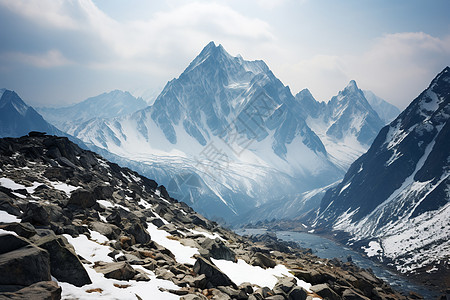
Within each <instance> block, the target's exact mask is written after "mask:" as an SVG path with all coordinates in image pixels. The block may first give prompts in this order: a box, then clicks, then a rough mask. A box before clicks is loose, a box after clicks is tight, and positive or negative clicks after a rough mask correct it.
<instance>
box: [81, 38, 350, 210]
mask: <svg viewBox="0 0 450 300" xmlns="http://www.w3.org/2000/svg"><path fill="white" fill-rule="evenodd" d="M302 115H303V114H302V108H301V105H300V104H299V102H298V101H297V100H296V99H295V98H294V97H293V96H292V94H291V92H290V90H289V88H288V87H286V86H284V85H283V84H282V83H281V81H279V80H278V79H277V78H276V77H275V76H274V74H273V73H272V72H271V71H270V69H269V68H268V67H267V65H266V64H265V63H264V62H263V61H246V60H244V59H243V58H242V57H241V56H237V57H232V56H231V55H229V54H228V53H227V52H226V51H225V50H224V48H223V47H222V46H221V45H219V46H216V45H215V44H214V43H213V42H211V43H210V44H208V45H207V46H206V47H205V48H204V49H203V50H202V52H201V53H200V54H199V55H198V56H197V57H196V58H195V59H194V60H193V61H192V62H191V64H190V65H189V66H188V67H187V68H186V70H185V71H184V72H183V73H182V74H181V75H180V76H179V77H178V78H176V79H173V80H172V81H170V82H168V83H167V85H166V86H165V88H164V89H163V91H162V92H161V94H160V95H159V96H158V98H157V99H156V101H155V103H154V104H153V105H152V106H151V107H147V108H145V109H143V110H140V111H137V112H135V113H133V114H131V115H127V116H124V117H118V118H114V119H110V120H106V121H104V120H92V121H90V122H86V123H85V124H84V125H83V127H82V128H81V127H80V128H78V130H77V131H74V134H75V135H76V136H77V137H79V138H81V139H82V140H83V141H85V142H87V143H90V144H91V145H94V146H95V147H98V148H101V149H105V150H107V151H109V152H111V153H113V154H115V155H118V156H120V157H123V158H125V159H128V160H133V161H138V162H140V163H141V165H140V168H141V170H140V171H141V172H142V173H143V174H145V175H147V176H150V177H153V178H158V180H159V181H160V182H163V183H164V185H166V186H167V187H168V189H169V190H170V191H171V194H173V195H176V196H178V197H181V199H180V200H183V201H185V202H187V203H189V204H190V205H192V206H193V207H194V208H195V209H197V210H198V211H200V212H202V213H203V214H205V215H206V216H208V217H213V216H216V217H224V218H228V219H232V218H233V217H238V216H239V215H240V214H241V213H242V212H244V211H248V210H250V209H252V208H254V207H255V206H259V205H261V204H263V203H265V202H268V201H271V200H273V199H278V198H279V196H278V195H277V194H276V193H274V190H275V189H277V188H278V187H279V186H283V189H284V192H283V194H285V195H295V194H298V193H301V192H305V191H307V190H310V189H314V188H319V187H322V186H325V185H328V184H330V183H332V182H334V181H336V180H337V179H339V178H340V177H341V176H342V174H343V173H342V171H340V170H339V169H338V168H337V167H336V166H335V165H334V164H333V163H332V162H330V161H329V159H328V154H327V152H326V150H325V147H324V145H323V144H322V142H321V141H320V139H319V138H318V136H317V135H316V134H315V133H314V132H313V131H312V130H311V129H310V127H309V126H308V125H307V124H306V122H305V120H304V118H303V117H302Z"/></svg>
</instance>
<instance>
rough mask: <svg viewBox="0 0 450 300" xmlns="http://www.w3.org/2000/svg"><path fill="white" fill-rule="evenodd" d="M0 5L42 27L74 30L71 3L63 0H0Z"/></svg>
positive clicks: (74, 24) (74, 20) (75, 24)
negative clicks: (37, 22) (36, 22)
mask: <svg viewBox="0 0 450 300" xmlns="http://www.w3.org/2000/svg"><path fill="white" fill-rule="evenodd" d="M0 5H3V6H4V7H6V8H8V9H9V10H11V11H12V12H14V13H16V14H19V15H22V16H24V17H26V18H28V19H32V20H35V21H39V23H40V24H42V25H44V26H56V27H58V28H63V29H76V28H77V27H78V24H77V23H78V22H77V20H76V19H74V18H73V16H72V15H73V11H72V13H70V14H68V12H70V11H71V9H72V8H74V7H75V6H72V3H71V2H69V1H64V0H39V1H23V0H0Z"/></svg>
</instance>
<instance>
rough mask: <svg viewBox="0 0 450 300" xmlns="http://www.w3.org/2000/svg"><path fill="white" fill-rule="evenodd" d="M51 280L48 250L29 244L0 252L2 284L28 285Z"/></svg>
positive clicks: (0, 279)
mask: <svg viewBox="0 0 450 300" xmlns="http://www.w3.org/2000/svg"><path fill="white" fill-rule="evenodd" d="M18 243H20V242H18ZM49 280H51V275H50V257H49V254H48V252H47V251H46V250H44V249H41V248H39V247H36V246H34V245H31V244H29V245H27V246H25V247H21V248H18V249H15V250H12V251H9V252H6V253H3V254H0V285H17V286H27V285H31V284H33V283H36V282H39V281H49Z"/></svg>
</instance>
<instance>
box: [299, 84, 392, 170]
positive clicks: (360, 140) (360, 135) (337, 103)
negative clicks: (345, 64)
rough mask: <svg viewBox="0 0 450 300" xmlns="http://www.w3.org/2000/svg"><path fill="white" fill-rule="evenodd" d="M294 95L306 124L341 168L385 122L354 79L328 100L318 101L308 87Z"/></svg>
mask: <svg viewBox="0 0 450 300" xmlns="http://www.w3.org/2000/svg"><path fill="white" fill-rule="evenodd" d="M295 97H296V99H297V101H298V102H299V103H300V105H301V107H302V109H303V116H304V118H305V119H306V122H307V124H308V126H309V127H310V128H311V129H312V130H313V131H314V132H315V133H316V134H317V135H318V136H319V137H320V139H321V141H322V142H323V143H324V145H325V148H326V150H327V152H328V153H329V154H330V159H331V160H332V161H333V162H334V163H335V164H336V165H338V166H340V167H341V168H342V169H343V170H347V169H348V167H349V166H350V164H351V163H352V162H353V161H354V160H355V159H356V158H358V157H359V156H360V155H361V154H363V153H364V152H365V151H367V149H368V148H369V146H370V144H371V143H372V141H373V140H374V138H375V136H376V135H377V134H378V132H379V130H380V129H381V128H382V127H383V125H384V123H383V121H381V119H380V118H379V116H378V114H377V113H376V112H375V110H374V109H373V108H372V107H371V105H370V104H369V103H368V102H367V100H366V98H365V97H364V94H363V92H362V91H361V90H360V89H359V88H358V86H357V85H356V82H355V81H353V80H352V81H350V83H349V84H348V85H347V87H345V89H344V90H342V91H340V92H339V93H338V95H337V96H334V97H333V98H331V100H330V101H329V102H328V103H324V102H317V101H316V100H315V99H314V97H313V96H312V95H311V93H310V92H309V91H308V90H307V89H305V90H302V91H301V92H300V93H298V94H297V95H296V96H295Z"/></svg>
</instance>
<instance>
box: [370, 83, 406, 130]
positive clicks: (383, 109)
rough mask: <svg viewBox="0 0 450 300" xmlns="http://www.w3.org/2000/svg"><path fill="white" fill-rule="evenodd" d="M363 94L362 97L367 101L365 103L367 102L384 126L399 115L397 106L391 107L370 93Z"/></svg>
mask: <svg viewBox="0 0 450 300" xmlns="http://www.w3.org/2000/svg"><path fill="white" fill-rule="evenodd" d="M363 93H364V97H366V99H367V102H369V104H370V106H372V108H373V109H374V110H375V111H376V112H377V114H378V116H379V117H380V119H381V120H383V122H384V123H385V124H388V123H390V122H391V121H392V120H394V119H395V118H397V116H398V115H399V114H400V110H399V109H398V108H397V106H395V105H392V104H390V103H389V102H387V101H386V100H384V99H382V98H380V97H378V96H377V95H375V94H374V93H373V92H372V91H363Z"/></svg>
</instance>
